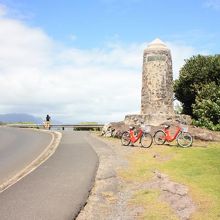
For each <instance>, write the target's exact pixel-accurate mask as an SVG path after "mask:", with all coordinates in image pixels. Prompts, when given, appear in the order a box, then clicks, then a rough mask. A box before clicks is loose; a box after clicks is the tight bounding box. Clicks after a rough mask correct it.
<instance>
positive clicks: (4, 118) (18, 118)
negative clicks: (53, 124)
mask: <svg viewBox="0 0 220 220" xmlns="http://www.w3.org/2000/svg"><path fill="white" fill-rule="evenodd" d="M0 122H5V123H18V122H32V123H35V124H42V123H43V119H42V118H40V117H35V116H33V115H29V114H19V113H10V114H0Z"/></svg>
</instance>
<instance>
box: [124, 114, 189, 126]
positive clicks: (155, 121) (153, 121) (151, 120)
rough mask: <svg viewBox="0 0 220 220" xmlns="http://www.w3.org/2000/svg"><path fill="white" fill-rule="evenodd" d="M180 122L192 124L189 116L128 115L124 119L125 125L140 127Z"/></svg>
mask: <svg viewBox="0 0 220 220" xmlns="http://www.w3.org/2000/svg"><path fill="white" fill-rule="evenodd" d="M176 120H179V121H181V122H184V123H185V124H188V125H190V124H192V119H191V117H190V116H189V115H177V114H176V115H167V114H150V115H126V116H125V119H124V123H125V124H128V125H129V124H134V125H140V123H141V122H144V124H148V125H152V126H159V125H161V124H163V123H167V122H175V121H176Z"/></svg>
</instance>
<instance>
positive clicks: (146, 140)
mask: <svg viewBox="0 0 220 220" xmlns="http://www.w3.org/2000/svg"><path fill="white" fill-rule="evenodd" d="M149 132H150V126H141V127H140V128H139V130H138V131H137V130H136V129H135V127H132V126H131V127H129V131H125V132H123V134H122V136H121V143H122V145H125V146H128V145H129V144H130V143H131V144H132V145H133V144H134V143H136V142H137V141H138V140H139V143H140V144H141V146H142V147H144V148H148V147H150V146H151V145H152V142H153V137H152V135H151V134H150V133H149Z"/></svg>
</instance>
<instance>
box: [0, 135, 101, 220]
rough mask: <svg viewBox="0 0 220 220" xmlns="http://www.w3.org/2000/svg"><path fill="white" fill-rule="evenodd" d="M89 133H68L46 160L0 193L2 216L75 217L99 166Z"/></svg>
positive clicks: (10, 219) (17, 219) (15, 219)
mask: <svg viewBox="0 0 220 220" xmlns="http://www.w3.org/2000/svg"><path fill="white" fill-rule="evenodd" d="M88 135H89V133H87V132H73V131H71V132H64V133H63V137H62V140H61V143H60V145H59V147H58V148H57V150H56V152H55V153H54V154H53V155H52V156H51V157H50V158H49V159H48V160H47V161H46V162H44V163H43V164H42V165H41V166H39V167H38V168H37V169H36V170H34V171H33V172H32V173H30V174H29V175H27V176H26V177H24V178H23V179H22V180H20V181H19V182H17V183H16V184H15V185H13V186H11V187H10V188H8V189H7V190H5V191H4V192H2V193H1V194H0V219H1V220H30V219H36V220H38V219H39V220H70V219H71V220H72V219H74V218H75V217H76V216H77V214H78V212H79V211H80V209H81V207H83V205H84V204H85V202H86V200H87V197H88V195H89V191H90V189H91V187H92V186H93V182H94V178H95V174H96V170H97V166H98V157H97V155H96V153H95V152H94V151H93V149H92V147H91V146H90V144H89V143H88V142H87V141H86V140H87V136H88Z"/></svg>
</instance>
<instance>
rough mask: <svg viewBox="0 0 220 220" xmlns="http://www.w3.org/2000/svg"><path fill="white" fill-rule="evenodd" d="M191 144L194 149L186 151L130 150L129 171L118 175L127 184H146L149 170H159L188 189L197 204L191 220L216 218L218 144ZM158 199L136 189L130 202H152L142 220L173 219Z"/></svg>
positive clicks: (174, 148) (219, 177)
mask: <svg viewBox="0 0 220 220" xmlns="http://www.w3.org/2000/svg"><path fill="white" fill-rule="evenodd" d="M200 144H201V147H200ZM195 145H196V146H197V147H191V148H186V149H185V148H180V147H177V146H167V145H163V146H157V145H153V146H152V147H151V148H150V149H141V148H134V152H133V153H132V154H131V155H130V156H129V161H130V165H129V169H128V170H123V171H121V172H120V175H121V176H122V177H123V178H124V179H125V180H128V181H138V182H146V181H148V180H149V179H150V178H151V177H152V176H153V175H154V174H153V172H152V171H154V170H159V171H160V172H162V173H165V174H168V175H169V177H170V179H171V180H173V181H176V182H179V183H182V184H184V185H186V186H188V188H189V194H190V195H191V197H192V199H193V201H194V202H195V203H196V205H197V210H196V212H195V213H194V215H193V216H192V219H205V220H206V219H208V220H209V219H211V220H212V219H213V220H216V219H220V143H205V145H206V147H204V143H202V142H196V143H195ZM158 197H159V193H158V192H154V191H152V192H145V191H141V190H140V192H138V193H137V195H135V196H134V198H133V199H132V203H134V204H135V203H137V204H142V206H143V207H148V206H149V204H150V203H149V201H154V202H152V204H151V206H152V207H151V208H150V209H148V210H147V209H146V213H145V217H144V219H176V218H175V216H174V215H173V214H172V212H171V211H170V210H169V209H168V207H167V206H166V205H165V204H162V202H161V201H159V200H158ZM149 210H151V213H150V214H149ZM158 210H160V211H158ZM161 214H163V215H161ZM151 216H153V217H152V218H151ZM166 216H169V218H166Z"/></svg>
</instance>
